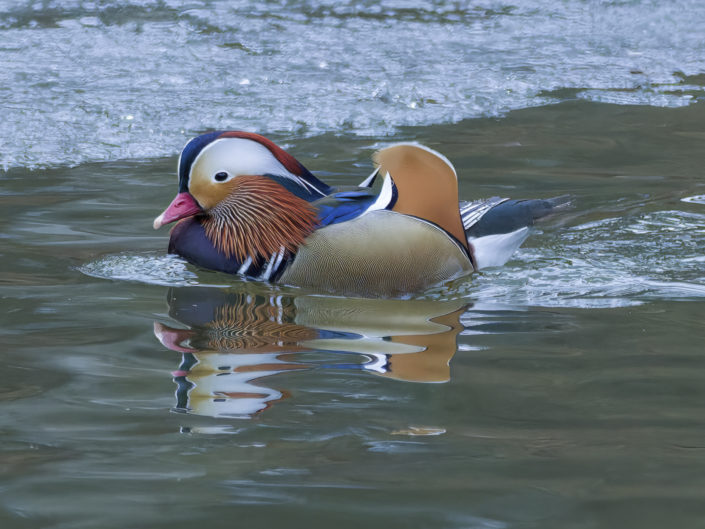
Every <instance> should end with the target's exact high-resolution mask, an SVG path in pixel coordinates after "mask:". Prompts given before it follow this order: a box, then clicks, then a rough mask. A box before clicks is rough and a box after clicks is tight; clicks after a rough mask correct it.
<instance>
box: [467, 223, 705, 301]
mask: <svg viewBox="0 0 705 529" xmlns="http://www.w3.org/2000/svg"><path fill="white" fill-rule="evenodd" d="M536 238H537V244H536V246H534V247H531V248H523V249H520V250H519V252H518V253H517V255H516V256H515V257H516V259H515V260H514V261H511V262H510V263H509V264H508V265H506V266H504V267H498V268H494V269H490V270H488V271H485V272H483V273H482V274H480V275H478V276H476V277H474V278H473V279H472V281H470V282H468V283H466V284H465V285H464V286H463V287H461V289H460V290H461V291H462V292H463V294H465V295H467V296H470V297H473V298H476V299H478V300H481V301H484V302H502V303H506V304H514V305H531V306H540V307H581V308H608V307H624V306H630V305H639V304H642V303H644V302H647V301H649V300H655V299H672V300H677V299H701V298H703V297H705V266H704V265H705V256H704V255H703V247H705V215H702V214H694V213H688V212H684V211H659V212H654V213H643V214H640V215H637V216H632V217H624V218H608V219H604V220H600V221H596V222H590V223H586V224H581V225H578V226H575V227H572V228H569V229H566V230H563V231H561V232H560V233H559V234H553V236H552V237H551V240H550V241H546V238H545V237H543V236H537V237H536ZM541 242H547V243H548V244H546V245H545V246H544V245H541Z"/></svg>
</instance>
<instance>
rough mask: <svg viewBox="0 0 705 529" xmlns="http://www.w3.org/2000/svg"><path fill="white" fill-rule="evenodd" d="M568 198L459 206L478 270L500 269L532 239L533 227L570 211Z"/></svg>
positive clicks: (498, 200) (469, 203)
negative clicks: (546, 218)
mask: <svg viewBox="0 0 705 529" xmlns="http://www.w3.org/2000/svg"><path fill="white" fill-rule="evenodd" d="M570 205H571V199H570V196H568V195H563V196H559V197H555V198H548V199H537V200H509V199H506V198H499V197H493V198H490V199H488V200H479V201H475V202H464V203H461V204H460V215H461V217H462V221H463V227H464V228H465V234H466V235H467V238H468V242H469V244H470V246H471V252H472V255H473V258H474V260H475V266H476V268H477V269H482V268H487V267H489V266H501V265H503V264H504V263H506V262H507V261H508V260H509V258H510V257H511V256H512V254H513V253H514V252H515V251H516V250H517V249H518V248H519V246H521V244H522V243H523V242H524V241H525V240H526V238H527V237H528V236H529V232H530V228H531V226H533V225H534V223H535V222H536V221H537V220H539V219H541V218H544V217H547V216H548V215H552V214H554V213H558V212H560V211H563V210H565V209H568V208H569V207H570Z"/></svg>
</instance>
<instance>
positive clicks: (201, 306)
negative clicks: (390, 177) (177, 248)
mask: <svg viewBox="0 0 705 529" xmlns="http://www.w3.org/2000/svg"><path fill="white" fill-rule="evenodd" d="M18 6H19V7H18ZM121 6H122V4H120V5H118V4H115V3H111V2H99V3H95V4H94V3H88V2H72V1H69V0H62V1H48V2H39V3H34V4H16V3H14V2H2V1H0V38H1V39H2V40H1V41H0V60H2V63H3V66H4V68H3V69H2V72H0V76H4V79H5V81H8V82H5V83H0V84H2V85H3V86H5V87H6V88H5V90H4V91H2V89H0V94H2V95H0V104H2V105H3V111H4V113H3V118H4V119H3V120H2V122H1V124H0V131H2V136H3V140H4V146H3V150H2V154H0V156H1V157H2V158H1V159H2V163H3V165H4V166H5V171H4V172H3V173H2V174H1V175H0V206H1V207H0V226H1V229H0V237H2V246H1V249H0V266H1V269H2V271H3V274H2V277H0V296H1V297H2V302H3V304H2V306H3V311H2V315H3V316H2V325H1V326H0V343H2V353H1V354H2V359H3V365H4V368H5V376H4V378H3V383H2V384H1V385H0V405H1V406H2V414H0V433H1V435H2V441H3V442H2V444H1V445H0V469H2V473H1V474H0V491H1V494H0V524H1V525H2V527H3V528H12V529H14V528H31V527H43V528H47V527H49V528H84V527H85V528H93V527H106V528H110V527H116V528H117V527H145V528H147V527H149V528H160V527H164V528H166V527H170V528H173V527H188V526H192V525H194V524H201V525H205V524H207V525H208V526H212V527H226V526H227V527H232V526H233V524H235V525H237V524H243V523H247V525H248V526H251V527H272V526H276V525H283V524H286V525H289V526H295V527H298V526H304V525H306V526H309V527H330V526H331V525H335V526H339V527H360V526H363V525H365V526H372V527H376V526H384V527H404V528H408V527H419V528H427V527H443V528H475V527H477V528H492V529H495V528H536V529H538V528H541V529H543V528H547V527H557V528H558V527H560V528H573V527H575V528H585V527H595V528H597V527H600V528H602V527H631V526H637V525H639V526H641V527H644V528H661V527H664V526H673V527H698V526H700V525H702V520H703V519H705V508H704V507H703V501H702V500H703V494H704V492H705V482H704V479H703V476H705V468H704V464H703V461H705V459H704V457H703V456H704V455H705V454H704V450H705V444H704V443H703V438H704V435H705V423H704V422H703V414H702V408H703V405H702V403H703V402H704V399H705V391H704V390H703V388H704V387H705V384H704V382H705V362H704V360H703V354H702V344H703V342H704V340H705V331H704V330H703V325H702V322H703V318H704V317H705V303H704V301H705V299H704V298H705V255H704V254H703V248H704V247H705V205H703V202H704V200H703V198H702V197H703V196H704V195H705V185H704V180H703V177H702V172H703V167H705V151H704V150H703V140H705V134H704V133H703V126H702V124H703V123H705V106H704V104H703V102H702V86H703V82H702V74H703V73H704V72H705V65H703V64H702V61H703V59H702V58H703V57H704V56H705V55H703V53H702V52H703V50H702V46H703V44H702V39H700V38H699V37H698V35H699V28H700V26H701V24H700V23H699V17H700V19H702V8H701V6H700V3H699V2H688V1H683V2H675V3H668V4H664V3H651V2H646V1H644V2H600V3H597V2H562V3H560V4H558V5H553V3H548V2H533V3H526V4H525V3H522V4H521V5H520V6H510V5H505V4H503V3H500V2H488V3H486V4H483V5H481V6H480V5H477V6H475V7H472V8H465V7H463V6H457V5H455V4H446V3H434V2H416V3H413V5H412V6H411V7H408V6H407V7H405V6H403V5H401V3H396V2H391V1H389V2H382V3H377V2H375V3H366V2H361V3H360V2H357V3H355V4H354V5H353V4H346V3H339V2H336V3H325V2H307V3H305V6H306V7H305V8H304V9H303V11H301V10H300V9H297V8H296V7H295V6H293V4H291V3H286V2H284V3H273V2H265V3H260V4H257V6H253V5H250V3H249V2H241V3H230V2H215V1H214V2H198V1H194V2H190V3H188V4H186V3H180V2H171V1H167V2H153V3H150V2H141V3H130V4H125V8H124V9H123V8H122V7H121ZM390 20H394V23H392V22H390ZM272 28H274V29H276V30H277V31H272ZM617 29H619V30H620V31H617ZM429 34H432V35H434V36H435V38H432V39H431V38H428V35H429ZM359 35H362V37H364V38H359ZM383 37H384V38H383ZM317 39H318V40H317ZM86 42H90V43H95V45H92V44H91V45H86ZM312 42H316V44H315V45H314V44H312ZM351 42H352V44H351ZM351 46H352V47H353V49H356V50H357V52H358V53H350V52H349V51H348V50H349V49H350V47H351ZM413 49H416V50H417V51H418V53H413ZM138 50H143V55H142V56H141V57H142V58H143V60H139V61H137V60H133V59H134V58H135V57H136V56H137V55H138ZM311 50H313V51H311ZM68 51H71V52H72V53H68ZM307 52H310V53H307ZM557 56H559V57H562V58H563V60H562V61H556V60H555V57H557ZM297 61H298V62H297ZM230 65H232V66H233V69H232V71H230V70H228V75H229V76H230V77H228V78H227V79H225V78H224V77H222V75H219V74H222V73H223V72H224V71H225V70H226V66H230ZM272 65H275V66H276V67H275V66H272ZM237 68H242V69H243V71H238V70H237ZM397 69H400V71H401V70H403V72H404V76H403V77H402V76H400V75H397V74H396V73H395V72H397ZM275 72H276V73H275ZM278 72H284V73H278ZM634 72H640V73H634ZM679 72H680V73H679ZM194 76H199V77H198V82H192V78H193V77H194ZM265 77H267V79H265ZM232 79H236V80H238V83H239V82H240V81H244V80H249V84H247V83H244V82H243V84H238V83H235V84H237V87H236V88H233V86H234V83H232V82H230V81H231V80H232ZM8 83H10V84H8ZM384 83H386V85H385V86H386V88H384V89H382V91H381V92H379V93H377V95H374V94H375V90H376V89H377V88H379V87H380V85H383V84H384ZM79 85H85V86H79ZM8 86H12V89H11V90H10V89H8V88H7V87H8ZM229 90H230V91H231V92H228V91H229ZM385 90H386V92H385ZM228 94H229V95H228ZM226 96H227V97H226ZM332 100H334V101H335V104H333V103H330V101H332ZM431 100H433V102H432V101H431ZM413 103H416V106H414V105H413ZM421 103H423V104H421ZM130 116H132V117H131V118H130ZM297 116H298V117H297ZM227 126H233V127H234V126H237V127H244V128H253V129H254V128H256V129H257V130H259V131H261V132H265V133H267V134H269V135H270V136H271V137H272V138H273V139H274V140H276V141H278V142H280V143H282V144H285V145H287V147H288V148H289V150H290V151H291V152H292V153H293V154H295V155H296V156H297V157H298V158H299V159H300V160H301V161H302V162H303V163H304V164H305V165H306V166H307V167H309V168H310V169H312V170H313V171H314V172H316V173H317V174H318V175H319V176H320V177H322V178H323V179H325V180H326V181H328V182H330V183H331V184H336V185H337V184H353V183H356V182H359V181H360V180H361V179H362V178H363V177H364V176H366V175H367V174H369V171H370V169H371V163H370V161H369V157H370V155H371V153H372V152H373V150H374V148H376V147H379V146H380V145H384V144H385V143H386V142H390V141H403V140H416V141H420V142H423V143H426V144H428V145H430V146H431V147H434V148H436V149H439V150H440V151H442V152H443V153H444V154H446V155H447V156H448V157H449V158H450V159H451V160H452V161H453V163H454V164H455V165H456V167H457V169H458V173H459V175H460V188H461V189H460V196H461V198H462V199H464V200H469V199H474V198H480V197H487V196H493V195H500V196H510V197H514V198H520V197H547V196H555V195H561V194H565V193H568V194H571V195H572V196H573V197H574V208H573V209H572V210H570V211H569V212H567V213H566V214H564V215H562V216H559V217H554V218H551V219H549V220H548V221H547V222H545V223H543V224H542V225H541V226H540V227H539V228H538V229H537V230H536V231H535V233H534V234H533V235H532V236H531V237H530V239H529V240H528V241H527V243H526V244H525V245H524V247H523V248H522V249H521V250H520V251H519V252H518V253H517V254H516V256H515V258H514V259H512V260H511V261H510V262H509V263H507V265H506V266H504V267H501V268H495V269H488V270H486V271H484V272H483V273H481V274H476V275H474V276H472V277H470V278H466V279H464V280H461V281H458V282H456V283H454V284H451V285H446V286H444V287H442V288H437V289H434V290H431V291H429V292H425V293H421V294H419V295H417V296H413V297H412V298H411V299H405V300H356V299H342V298H336V297H330V296H322V295H320V294H319V293H317V292H314V291H306V290H303V289H296V288H292V287H286V286H269V285H266V284H260V283H256V282H252V281H250V282H245V281H242V280H240V279H237V278H232V277H228V276H224V275H222V274H215V273H211V272H207V271H204V270H200V269H197V268H194V267H191V266H189V265H186V264H185V263H183V262H182V261H180V260H179V259H176V258H172V257H167V256H165V249H166V244H167V233H166V231H165V230H163V231H160V232H155V231H153V230H152V228H151V222H152V219H153V218H154V217H155V216H156V215H157V214H158V213H159V212H160V211H161V210H162V209H163V208H164V207H165V206H166V205H167V204H168V202H169V201H170V200H171V198H172V197H173V195H174V193H175V192H176V177H175V166H176V155H177V153H178V148H179V146H180V144H181V143H182V141H183V139H184V138H185V137H186V136H187V135H188V134H191V133H194V132H197V131H200V130H204V129H207V128H209V127H227Z"/></svg>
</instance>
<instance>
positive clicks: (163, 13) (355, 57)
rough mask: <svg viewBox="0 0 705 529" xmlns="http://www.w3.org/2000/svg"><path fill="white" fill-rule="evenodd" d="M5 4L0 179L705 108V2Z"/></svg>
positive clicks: (0, 38)
mask: <svg viewBox="0 0 705 529" xmlns="http://www.w3.org/2000/svg"><path fill="white" fill-rule="evenodd" d="M469 4H470V3H468V4H467V5H466V4H463V3H458V2H443V1H440V0H412V1H409V2H399V1H398V0H382V1H381V2H377V1H375V2H372V1H359V0H355V1H353V0H342V1H335V2H331V1H330V0H306V1H303V2H281V3H273V2H252V1H244V0H241V1H237V2H231V1H229V0H193V1H190V2H188V3H185V2H182V1H177V0H139V1H137V0H128V1H122V0H120V1H117V0H105V1H101V2H83V1H79V0H40V1H38V2H16V1H13V0H0V42H2V44H0V64H2V65H3V68H2V69H1V70H0V81H1V82H0V91H2V100H3V119H2V120H0V135H2V137H3V150H2V152H0V168H5V169H8V168H10V167H28V168H37V167H47V166H56V165H76V164H81V163H84V162H88V161H106V160H116V159H140V158H151V157H161V156H171V155H174V154H176V153H177V152H178V150H179V149H180V147H181V146H182V145H183V143H184V142H185V140H186V138H187V137H190V136H191V135H193V134H196V133H198V132H201V131H204V130H207V129H214V128H239V129H247V130H257V131H260V132H264V133H268V134H288V135H291V134H295V135H298V136H306V135H315V134H320V133H323V132H329V131H334V132H340V133H352V134H361V135H372V136H380V135H389V134H393V133H394V132H395V130H396V129H397V127H400V126H405V125H427V124H435V123H449V122H457V121H459V120H462V119H465V118H472V117H479V116H494V115H500V114H502V113H505V112H508V111H510V110H513V109H518V108H525V107H531V106H539V105H544V104H550V103H555V102H558V101H561V100H563V99H565V98H575V97H579V98H584V99H588V100H593V101H607V102H612V103H617V104H637V105H655V106H682V105H686V104H689V103H690V102H692V101H695V100H698V99H702V98H703V94H704V88H705V79H704V78H703V72H705V39H703V38H702V31H701V29H702V28H701V26H702V20H703V19H705V3H703V2H701V1H700V0H678V1H672V2H660V1H656V0H641V1H633V2H612V1H610V2H599V3H595V2H583V1H580V0H571V1H566V2H555V1H550V0H531V1H526V2H514V3H510V2H505V1H500V0H487V1H485V2H483V3H480V4H478V3H475V2H473V3H472V5H469Z"/></svg>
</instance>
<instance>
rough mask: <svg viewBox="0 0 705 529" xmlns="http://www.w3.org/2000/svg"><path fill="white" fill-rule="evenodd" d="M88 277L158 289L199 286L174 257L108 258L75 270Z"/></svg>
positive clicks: (188, 271)
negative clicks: (144, 285)
mask: <svg viewBox="0 0 705 529" xmlns="http://www.w3.org/2000/svg"><path fill="white" fill-rule="evenodd" d="M78 270H79V272H82V273H84V274H86V275H87V276H90V277H96V278H99V279H112V280H118V281H134V282H138V283H147V284H150V285H161V286H171V287H179V286H193V285H201V284H202V283H201V282H200V281H199V279H198V276H197V275H196V274H195V273H193V272H192V271H190V270H189V269H188V268H187V265H186V262H185V261H183V260H182V259H180V258H178V257H176V256H173V255H145V254H142V255H137V254H119V255H108V256H105V257H102V258H101V259H98V260H96V261H91V262H89V263H86V264H84V265H82V266H80V267H79V268H78Z"/></svg>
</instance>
